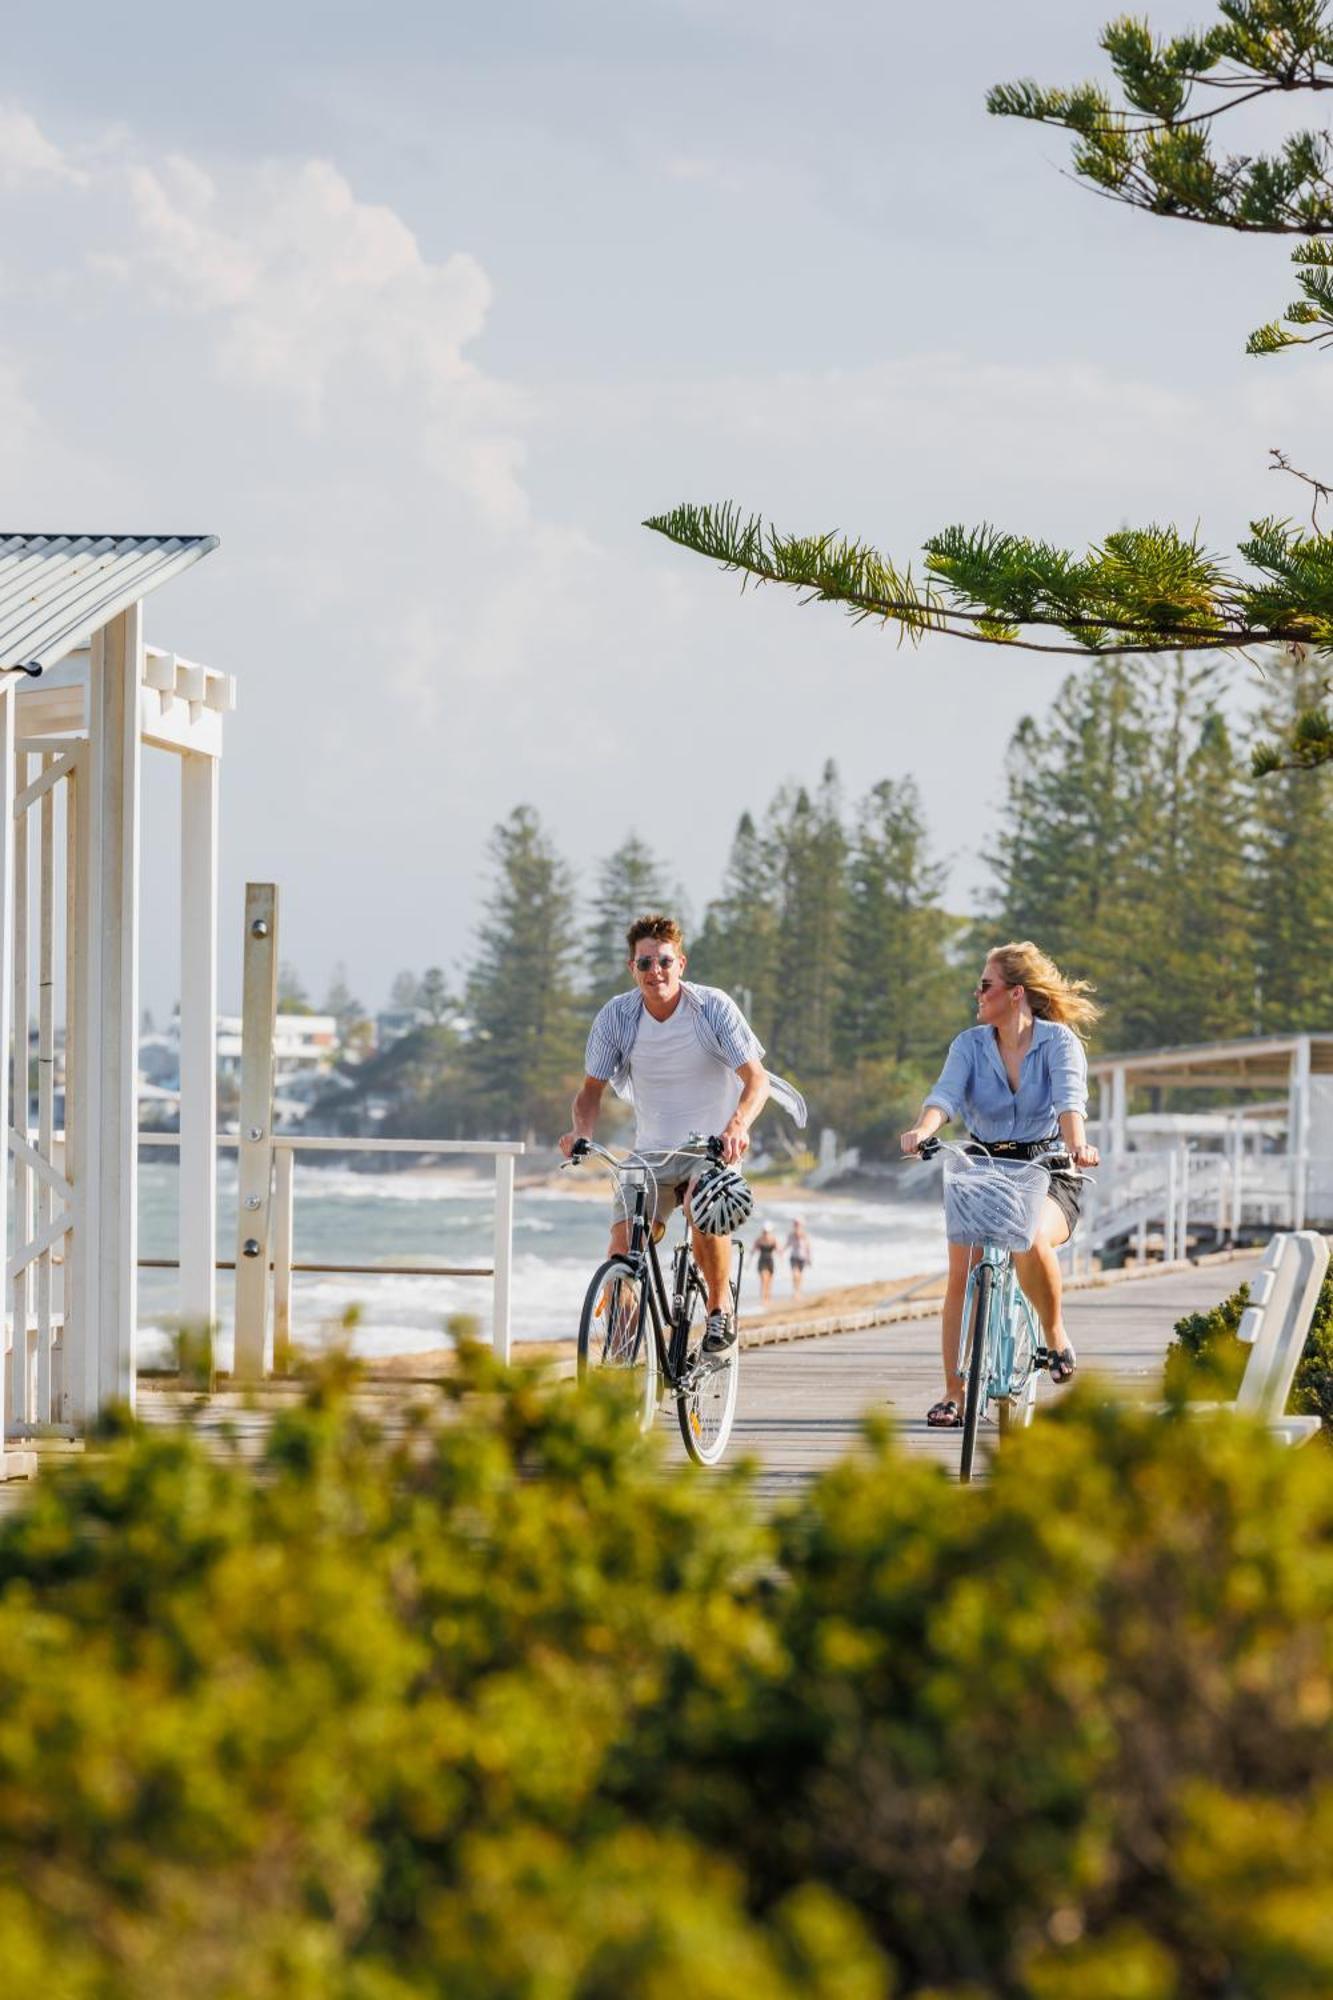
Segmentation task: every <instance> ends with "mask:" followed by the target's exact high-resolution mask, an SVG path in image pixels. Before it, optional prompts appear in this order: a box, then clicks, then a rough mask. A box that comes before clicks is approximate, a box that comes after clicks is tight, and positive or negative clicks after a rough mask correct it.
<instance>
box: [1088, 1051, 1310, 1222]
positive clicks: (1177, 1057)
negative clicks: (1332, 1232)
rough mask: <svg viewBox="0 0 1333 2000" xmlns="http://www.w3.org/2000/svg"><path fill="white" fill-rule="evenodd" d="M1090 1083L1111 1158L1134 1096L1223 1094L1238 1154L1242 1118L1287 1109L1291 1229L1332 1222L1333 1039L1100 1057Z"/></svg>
mask: <svg viewBox="0 0 1333 2000" xmlns="http://www.w3.org/2000/svg"><path fill="white" fill-rule="evenodd" d="M1088 1077H1089V1081H1090V1082H1092V1083H1094V1084H1095V1085H1096V1087H1097V1092H1098V1097H1097V1115H1098V1119H1099V1139H1100V1143H1101V1145H1102V1148H1103V1150H1104V1151H1106V1152H1109V1153H1111V1154H1112V1155H1117V1154H1124V1153H1125V1152H1126V1151H1127V1150H1128V1145H1129V1118H1128V1107H1129V1101H1130V1096H1131V1093H1133V1092H1134V1091H1142V1090H1145V1089H1148V1090H1153V1091H1158V1092H1161V1093H1163V1094H1167V1093H1170V1092H1173V1091H1181V1090H1184V1091H1196V1090H1207V1091H1208V1092H1210V1093H1213V1092H1220V1093H1223V1094H1224V1096H1225V1097H1226V1098H1227V1099H1229V1100H1230V1110H1231V1115H1232V1119H1233V1143H1234V1145H1235V1146H1236V1147H1238V1148H1239V1147H1243V1145H1244V1142H1245V1124H1246V1114H1247V1112H1250V1113H1253V1112H1255V1111H1258V1112H1261V1113H1266V1114H1269V1115H1272V1114H1273V1113H1275V1112H1276V1113H1278V1115H1279V1116H1280V1115H1281V1111H1280V1107H1281V1106H1282V1105H1283V1103H1285V1117H1284V1118H1283V1121H1282V1122H1283V1123H1284V1125H1285V1130H1286V1142H1287V1143H1286V1159H1287V1167H1288V1173H1289V1177H1290V1184H1291V1200H1292V1213H1293V1215H1294V1216H1295V1217H1297V1218H1299V1219H1298V1220H1297V1221H1296V1222H1295V1225H1294V1226H1295V1227H1297V1228H1299V1227H1300V1226H1301V1221H1302V1220H1303V1219H1304V1217H1305V1216H1306V1215H1307V1214H1312V1215H1314V1216H1317V1217H1319V1218H1321V1219H1323V1220H1325V1221H1327V1220H1333V1033H1328V1032H1322V1031H1321V1032H1313V1031H1312V1032H1310V1033H1308V1034H1296V1033H1293V1034H1280V1035H1253V1036H1246V1037H1243V1038H1240V1039H1237V1040H1234V1041H1224V1042H1199V1043H1194V1044H1191V1045H1188V1046H1185V1047H1180V1048H1160V1049H1140V1050H1137V1051H1135V1052H1133V1053H1130V1054H1125V1055H1109V1056H1099V1057H1097V1058H1096V1059H1095V1060H1094V1061H1093V1062H1090V1063H1089V1065H1088ZM1256 1098H1257V1099H1258V1100H1259V1102H1257V1103H1256V1101H1255V1100H1256Z"/></svg>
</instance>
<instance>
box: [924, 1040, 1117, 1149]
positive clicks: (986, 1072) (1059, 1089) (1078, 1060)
mask: <svg viewBox="0 0 1333 2000" xmlns="http://www.w3.org/2000/svg"><path fill="white" fill-rule="evenodd" d="M926 1103H927V1104H934V1105H937V1106H938V1108H939V1109H940V1110H941V1111H942V1112H943V1113H944V1115H945V1117H946V1118H962V1120H963V1122H964V1123H965V1124H966V1126H967V1129H968V1131H969V1132H971V1133H972V1134H973V1135H974V1136H975V1137H976V1138H978V1139H986V1140H996V1139H1017V1140H1019V1141H1020V1142H1023V1141H1028V1140H1032V1139H1053V1138H1055V1137H1056V1136H1057V1135H1058V1130H1059V1128H1058V1126H1057V1124H1056V1120H1057V1119H1058V1118H1059V1116H1060V1113H1061V1112H1062V1111H1080V1112H1083V1113H1084V1114H1085V1115H1086V1113H1087V1109H1088V1059H1087V1056H1086V1055H1085V1054H1084V1052H1083V1044H1082V1042H1081V1041H1080V1040H1079V1038H1078V1036H1077V1035H1076V1034H1075V1033H1074V1030H1073V1029H1072V1028H1067V1027H1065V1025H1064V1023H1063V1022H1061V1021H1034V1022H1033V1023H1032V1043H1031V1046H1030V1047H1029V1049H1028V1052H1027V1054H1026V1055H1025V1056H1024V1058H1023V1067H1022V1068H1021V1070H1020V1071H1019V1073H1018V1089H1017V1090H1013V1089H1011V1088H1010V1084H1009V1077H1008V1074H1007V1072H1006V1070H1005V1067H1004V1059H1003V1057H1002V1056H1001V1054H1000V1050H999V1045H998V1044H997V1042H996V1040H995V1030H994V1028H964V1030H963V1032H962V1034H961V1035H955V1037H954V1039H953V1042H952V1044H951V1045H950V1049H949V1053H948V1055H947V1056H946V1058H945V1062H944V1068H943V1069H942V1070H941V1071H940V1080H939V1082H938V1083H937V1084H936V1085H935V1088H934V1089H933V1090H932V1091H931V1093H930V1095H929V1097H928V1098H927V1099H926Z"/></svg>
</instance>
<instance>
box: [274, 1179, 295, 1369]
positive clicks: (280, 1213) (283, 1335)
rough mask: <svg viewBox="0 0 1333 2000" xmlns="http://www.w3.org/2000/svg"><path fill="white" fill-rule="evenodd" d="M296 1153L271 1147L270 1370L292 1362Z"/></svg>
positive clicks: (286, 1365) (287, 1367) (288, 1366)
mask: <svg viewBox="0 0 1333 2000" xmlns="http://www.w3.org/2000/svg"><path fill="white" fill-rule="evenodd" d="M295 1164H296V1161H295V1156H294V1154H293V1152H292V1149H291V1147H290V1146H275V1147H274V1149H273V1373H274V1374H275V1375H286V1374H287V1373H288V1372H289V1371H290V1369H291V1365H292V1244H293V1242H294V1239H295V1234H296V1217H295V1207H296V1190H295V1173H294V1168H295Z"/></svg>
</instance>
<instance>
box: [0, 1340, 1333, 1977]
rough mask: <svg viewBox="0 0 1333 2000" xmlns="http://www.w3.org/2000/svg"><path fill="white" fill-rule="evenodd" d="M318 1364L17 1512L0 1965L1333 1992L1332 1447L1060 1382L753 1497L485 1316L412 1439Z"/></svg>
mask: <svg viewBox="0 0 1333 2000" xmlns="http://www.w3.org/2000/svg"><path fill="white" fill-rule="evenodd" d="M350 1386H351V1383H350V1380H349V1376H348V1369H347V1364H345V1363H341V1362H335V1363H333V1364H331V1365H330V1366H329V1368H327V1369H326V1370H325V1372H324V1373H323V1374H322V1375H321V1376H319V1377H317V1378H316V1379H315V1381H314V1382H313V1384H312V1386H311V1388H310V1391H309V1394H308V1397H307V1399H306V1401H305V1403H304V1405H303V1406H301V1407H299V1408H296V1409H293V1410H291V1411H289V1412H288V1413H286V1414H284V1415H282V1416H281V1417H280V1418H279V1419H278V1420H277V1421H276V1423H275V1425H274V1427H273V1429H272V1431H271V1432H270V1433H269V1435H268V1437H267V1439H266V1441H265V1443H264V1445H263V1447H262V1455H261V1460H260V1463H259V1465H258V1467H255V1466H253V1465H251V1464H248V1463H245V1462H243V1461H242V1460H241V1458H240V1457H239V1455H238V1456H236V1457H235V1458H226V1457H222V1458H218V1457H215V1456H210V1455H209V1454H208V1453H207V1452H206V1451H205V1450H204V1448H203V1447H202V1446H201V1445H200V1444H199V1443H197V1442H196V1441H195V1440H194V1439H193V1438H192V1437H191V1436H189V1435H188V1434H169V1433H168V1434H163V1433H162V1432H160V1431H154V1432H140V1431H134V1430H127V1431H126V1432H125V1433H124V1434H122V1435H121V1436H119V1437H117V1438H116V1439H114V1440H112V1441H109V1442H108V1443H107V1444H106V1445H105V1446H104V1447H103V1448H101V1449H100V1450H99V1451H98V1452H97V1453H96V1454H92V1455H90V1456H89V1458H88V1459H87V1460H86V1461H84V1462H82V1463H76V1464H73V1465H70V1466H67V1467H65V1468H63V1469H62V1470H60V1471H59V1472H55V1473H52V1474H49V1475H47V1474H44V1475H43V1479H42V1481H41V1483H40V1485H39V1486H38V1488H37V1490H36V1492H35V1493H34V1494H33V1496H32V1498H31V1499H30V1500H29V1502H28V1503H27V1504H26V1505H25V1506H24V1507H23V1508H22V1509H21V1510H19V1511H17V1512H15V1513H11V1514H9V1515H7V1516H6V1517H5V1518H4V1519H3V1521H2V1522H0V1699H2V1700H3V1714H4V1718H5V1723H4V1728H3V1730H0V1885H3V1886H0V1952H3V1955H4V1963H5V1967H6V1973H7V1976H8V1978H9V1980H10V1983H11V1984H12V1986H13V1988H14V1990H15V1991H20V1990H27V1988H28V1987H32V1988H33V1989H34V1990H41V1991H44V1992H50V1993H51V1994H52V1995H54V1996H57V2000H94V1996H96V2000H140V1996H142V1995H144V1994H149V1993H152V1994H162V1995H164V1996H167V2000H171V1996H175V1995H178V1994H185V1993H189V1994H190V1995H191V2000H232V1996H238V1995H242V1994H244V1995H245V1996H247V2000H278V1996H282V1997H283V2000H303V1996H310V2000H316V1996H318V2000H407V1996H408V1995H414V1994H420V1993H436V1992H447V1993H449V1994H450V1995H451V1996H458V2000H666V1996H667V1995H672V1994H676V1993H679V1992H683V1991H689V1992H691V1993H699V1994H701V1995H702V1996H704V2000H723V1996H730V1995H733V1994H734V1993H736V1992H737V1991H742V1992H745V1993H746V1994H747V1995H752V1996H753V1997H754V2000H888V1996H889V1994H890V1993H895V1994H898V1995H902V1996H918V2000H926V1996H927V1995H928V1994H929V1995H930V1996H932V2000H986V1996H991V1995H994V1996H997V2000H998V1996H1001V1995H1003V1996H1028V1995H1030V1996H1033V2000H1055V1996H1060V2000H1064V1996H1066V1995H1070V1994H1078V1995H1079V1996H1080V2000H1084V1996H1092V2000H1097V1996H1101V1995H1104V1996H1107V2000H1110V1997H1111V1996H1115V2000H1123V1996H1126V1995H1136V1994H1141V1995H1152V1996H1162V1997H1163V2000H1165V1996H1168V1995H1170V1996H1173V2000H1211V1996H1215V1995H1218V1994H1221V1993H1236V1994H1251V1993H1252V1994H1259V1993H1262V1994H1263V1995H1264V1996H1265V2000H1297V1996H1303V1995H1306V1994H1309V1993H1315V1992H1321V1991H1325V1990H1327V1987H1328V1985H1329V1982H1330V1979H1331V1978H1333V1954H1331V1953H1330V1947H1329V1942H1328V1934H1327V1926H1326V1925H1324V1924H1323V1923H1322V1922H1321V1921H1318V1920H1317V1913H1318V1911H1319V1910H1320V1909H1321V1908H1322V1907H1323V1905H1324V1903H1325V1901H1326V1900H1327V1897H1328V1893H1329V1886H1330V1885H1329V1879H1328V1877H1329V1864H1328V1858H1327V1857H1328V1854H1329V1851H1330V1842H1329V1838H1328V1836H1329V1834H1330V1832H1333V1735H1331V1734H1330V1730H1329V1721H1330V1717H1331V1716H1333V1615H1331V1614H1333V1557H1331V1556H1330V1551H1331V1550H1333V1460H1330V1458H1329V1457H1328V1455H1327V1454H1325V1453H1322V1452H1319V1453H1316V1452H1303V1453H1299V1454H1290V1453H1284V1452H1283V1451H1281V1450H1280V1449H1279V1448H1278V1447H1276V1446H1274V1445H1272V1444H1271V1443H1270V1442H1269V1441H1268V1440H1267V1439H1266V1438H1265V1437H1264V1436H1263V1435H1262V1434H1257V1433H1254V1432H1252V1431H1251V1430H1250V1429H1249V1428H1248V1427H1246V1426H1244V1425H1242V1424H1240V1423H1236V1422H1232V1421H1223V1422H1216V1421H1213V1422H1210V1421H1208V1420H1206V1419H1204V1420H1200V1421H1198V1422H1163V1421H1160V1420H1156V1419H1153V1418H1151V1417H1148V1416H1146V1415H1142V1414H1134V1413H1129V1412H1126V1411H1123V1410H1117V1409H1114V1408H1111V1407H1102V1406H1099V1405H1098V1404H1097V1403H1096V1402H1095V1400H1094V1399H1092V1398H1091V1397H1090V1396H1089V1395H1088V1394H1087V1393H1086V1392H1083V1393H1079V1392H1076V1393H1075V1394H1074V1396H1073V1398H1072V1399H1071V1401H1070V1402H1069V1403H1068V1404H1066V1405H1065V1406H1063V1407H1062V1408H1061V1410H1060V1412H1059V1413H1058V1415H1057V1416H1055V1417H1054V1418H1052V1419H1051V1420H1050V1421H1048V1422H1044V1423H1043V1424H1041V1425H1040V1426H1038V1427H1037V1428H1036V1429H1035V1430H1034V1431H1031V1432H1027V1433H1024V1434H1022V1435H1021V1436H1020V1437H1019V1438H1018V1439H1017V1440H1016V1441H1015V1444H1014V1448H1013V1450H1012V1451H1007V1452H1006V1453H1004V1454H1003V1455H1002V1458H1001V1461H1000V1464H999V1467H998V1469H997V1472H996V1475H995V1477H994V1478H993V1480H991V1481H990V1482H989V1483H988V1484H987V1485H986V1486H985V1487H983V1488H975V1489H971V1490H964V1489H959V1488H958V1487H956V1486H954V1485H952V1484H950V1483H948V1482H946V1481H944V1480H943V1479H941V1478H940V1476H939V1475H938V1473H937V1472H936V1471H935V1470H934V1469H933V1468H931V1467H928V1466H926V1465H924V1464H922V1463H921V1462H920V1461H912V1460H908V1459H905V1458H904V1457H902V1455H901V1454H900V1453H899V1452H898V1451H897V1449H896V1448H895V1447H894V1446H893V1445H892V1444H891V1443H890V1442H889V1441H888V1440H887V1439H886V1437H885V1436H884V1435H883V1434H882V1433H880V1432H876V1433H875V1434H873V1435H872V1436H870V1437H869V1438H868V1439H867V1441H866V1443H865V1446H864V1448H863V1449H862V1451H861V1452H860V1453H859V1454H858V1455H857V1457H856V1458H854V1459H851V1460H848V1461H846V1462H844V1463H843V1464H841V1465H839V1466H837V1467H835V1468H834V1469H833V1470H832V1471H831V1472H830V1473H828V1474H826V1475H825V1476H824V1477H823V1478H821V1479H820V1480H819V1481H818V1482H817V1483H816V1484H815V1485H814V1487H813V1488H812V1489H811V1490H810V1491H809V1492H808V1493H807V1494H806V1495H805V1496H804V1497H803V1498H802V1499H800V1500H799V1501H797V1502H796V1503H795V1504H793V1505H791V1506H790V1507H788V1508H787V1509H786V1510H785V1511H784V1512H783V1514H782V1515H781V1517H780V1518H779V1520H778V1521H777V1522H776V1524H774V1525H771V1526H766V1525H765V1524H764V1523H763V1521H762V1520H761V1519H760V1517H759V1516H758V1514H757V1512H756V1509H755V1506H754V1503H753V1500H752V1498H751V1495H750V1493H749V1490H748V1477H747V1475H746V1474H745V1473H744V1472H731V1473H726V1474H724V1475H722V1476H721V1477H718V1476H717V1475H713V1476H710V1477H705V1478H695V1477H693V1476H690V1475H688V1474H685V1475H676V1476H671V1477H664V1476H663V1472H662V1470H661V1468H660V1466H659V1464H658V1462H657V1460H656V1458H655V1455H654V1454H653V1453H652V1451H651V1450H649V1449H646V1448H645V1447H644V1446H643V1444H642V1442H641V1441H640V1440H639V1439H638V1437H637V1434H636V1430H635V1426H634V1422H633V1418H632V1416H631V1414H630V1412H629V1411H628V1410H627V1409H625V1408H624V1407H622V1405H621V1404H620V1402H619V1401H618V1399H616V1398H615V1397H614V1396H608V1395H606V1394H601V1395H588V1394H583V1395H580V1394H579V1393H577V1392H576V1391H574V1390H573V1389H572V1388H571V1387H570V1386H568V1385H547V1386H542V1385H541V1384H539V1382H538V1381H537V1379H536V1378H535V1377H534V1376H533V1375H531V1374H529V1373H526V1372H523V1371H519V1372H517V1373H515V1374H513V1375H511V1376H508V1377H504V1376H501V1375H500V1374H499V1373H498V1372H497V1371H495V1370H494V1369H493V1367H492V1366H491V1364H490V1363H489V1361H488V1360H487V1359H486V1358H485V1357H482V1356H480V1355H478V1354H475V1353H474V1354H471V1355H467V1356H465V1357H464V1360H463V1366H462V1369H461V1372H460V1375H459V1377H458V1379H457V1381H456V1382H455V1383H454V1384H453V1386H452V1391H451V1394H452V1396H453V1397H454V1398H455V1399H456V1403H457V1407H456V1408H455V1409H454V1410H453V1411H452V1412H446V1413H444V1414H443V1415H441V1416H434V1415H430V1416H428V1415H426V1414H425V1413H421V1414H419V1415H418V1417H417V1418H416V1419H415V1421H414V1422H413V1423H412V1424H411V1425H410V1426H409V1428H408V1432H407V1435H406V1436H405V1437H404V1438H403V1439H402V1440H401V1441H400V1442H397V1443H395V1442H392V1441H389V1440H386V1439H385V1438H383V1437H381V1436H380V1435H378V1433H377V1432H376V1430H375V1428H374V1427H373V1426H372V1425H371V1424H370V1423H369V1422H368V1421H367V1419H366V1418H365V1417H364V1416H361V1415H358V1414H357V1412H356V1409H355V1406H354V1405H353V1403H352V1402H351V1401H350V1400H349V1396H348V1390H349V1387H350Z"/></svg>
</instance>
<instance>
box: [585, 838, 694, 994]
mask: <svg viewBox="0 0 1333 2000" xmlns="http://www.w3.org/2000/svg"><path fill="white" fill-rule="evenodd" d="M678 901H679V899H678V898H676V899H673V898H672V897H671V895H670V893H669V891H668V890H667V887H666V882H665V878H664V876H663V874H662V870H661V867H660V865H659V863H658V862H657V860H656V858H655V857H654V855H653V853H652V851H651V850H650V849H649V848H648V847H647V846H646V844H645V843H644V842H643V841H642V840H640V839H639V837H638V835H637V834H635V833H631V834H629V835H627V836H626V838H625V839H624V840H623V841H622V842H621V844H620V846H619V847H618V848H617V849H616V851H615V853H614V854H611V855H608V856H607V858H606V860H605V861H604V862H603V863H602V864H601V867H600V868H599V869H598V871H597V886H596V888H595V890H594V891H593V898H592V910H591V919H592V923H591V934H590V936H589V940H588V947H587V949H588V970H587V987H588V1003H589V1005H590V1007H592V1008H593V1009H594V1010H595V1009H597V1008H598V1007H600V1006H601V1005H602V1003H603V1002H604V1001H606V1000H609V999H610V998H611V996H612V994H613V993H623V992H624V990H625V988H626V987H627V986H628V985H629V984H630V974H629V973H628V972H627V971H626V970H625V960H626V958H627V957H628V956H629V954H628V951H627V950H626V946H625V933H626V931H627V930H628V929H629V927H630V925H631V924H632V923H633V921H634V919H635V918H636V917H642V916H645V915H647V913H648V912H649V911H650V910H669V911H670V912H671V914H673V915H675V916H676V918H677V921H679V920H680V911H679V909H678V908H673V903H678Z"/></svg>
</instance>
